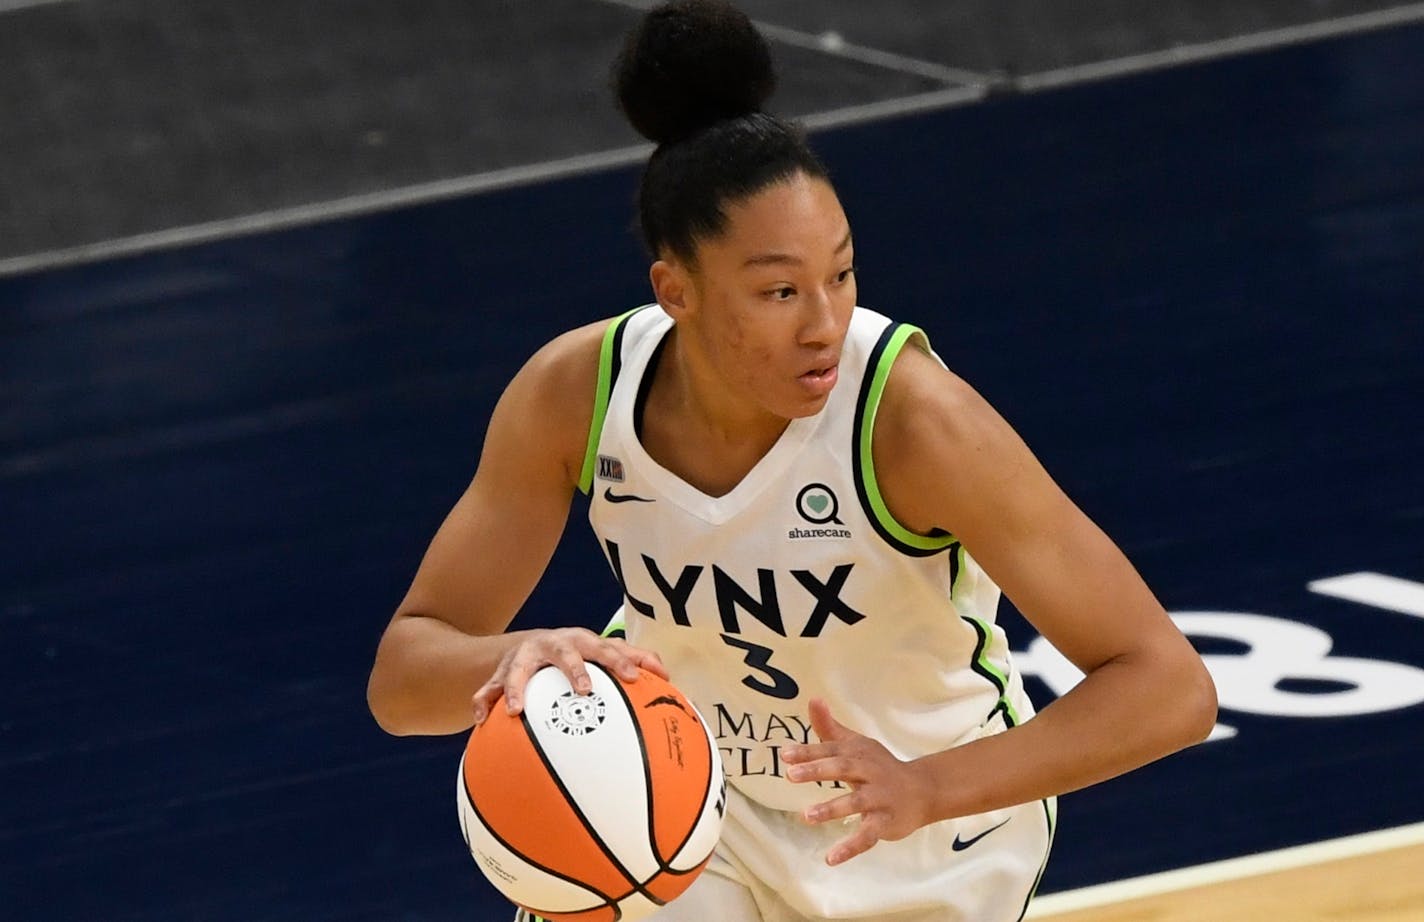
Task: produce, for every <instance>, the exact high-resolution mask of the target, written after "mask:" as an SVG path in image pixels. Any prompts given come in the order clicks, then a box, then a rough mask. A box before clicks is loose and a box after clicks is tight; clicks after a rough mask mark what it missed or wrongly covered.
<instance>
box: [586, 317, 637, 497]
mask: <svg viewBox="0 0 1424 922" xmlns="http://www.w3.org/2000/svg"><path fill="white" fill-rule="evenodd" d="M648 306H649V305H646V304H645V305H643V307H635V308H633V309H632V310H631V311H627V312H626V313H623V314H620V315H619V316H617V317H615V318H614V319H613V322H612V323H610V324H608V329H606V330H604V331H603V342H602V344H601V345H600V346H599V349H598V384H597V386H596V387H595V388H594V391H593V419H592V420H591V421H590V422H589V426H588V443H587V445H586V446H585V447H584V452H583V470H582V471H580V472H579V482H578V488H579V492H580V493H583V494H585V495H587V494H588V492H589V490H590V489H592V488H593V469H594V463H595V462H596V461H597V460H598V440H599V438H600V437H601V436H602V435H603V420H604V417H606V416H607V415H608V401H609V398H610V397H611V396H612V394H613V383H614V382H615V381H616V380H618V369H619V367H620V366H621V365H622V364H623V331H624V330H625V329H626V328H627V326H628V318H629V317H632V316H633V315H634V314H636V313H638V311H640V310H643V309H644V308H646V307H648Z"/></svg>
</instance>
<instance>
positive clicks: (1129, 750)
mask: <svg viewBox="0 0 1424 922" xmlns="http://www.w3.org/2000/svg"><path fill="white" fill-rule="evenodd" d="M883 409H884V410H885V411H886V413H885V417H884V418H885V420H886V425H885V427H884V429H883V431H882V430H881V424H880V422H879V421H877V424H876V428H877V431H876V433H875V438H876V441H875V444H874V449H873V450H874V452H875V463H876V469H877V472H878V473H880V474H881V476H882V489H883V490H884V492H885V494H886V499H887V503H888V504H889V507H890V509H891V511H892V512H893V513H894V514H895V515H896V517H897V518H899V519H900V521H901V522H902V523H904V524H905V525H907V526H908V527H911V528H914V529H917V530H921V531H925V532H927V531H928V530H929V529H931V528H932V527H938V528H942V529H944V530H946V531H949V532H951V533H953V534H954V535H955V536H956V537H958V538H959V539H960V540H961V541H962V542H963V544H964V547H965V549H966V550H967V551H968V552H969V553H970V554H971V555H972V556H973V557H974V558H975V560H977V561H978V562H979V564H980V565H981V566H982V567H983V568H984V570H985V572H986V573H988V574H989V576H990V577H991V578H992V579H994V580H995V582H996V583H998V585H999V586H1000V588H1002V589H1003V591H1004V593H1005V594H1006V595H1007V596H1008V597H1009V598H1010V599H1012V600H1013V602H1014V604H1015V606H1017V607H1018V609H1019V610H1020V611H1021V612H1023V614H1024V616H1025V617H1026V618H1028V620H1029V621H1030V622H1031V623H1032V624H1033V625H1034V627H1036V628H1037V629H1038V630H1039V631H1040V632H1041V633H1042V634H1043V635H1044V637H1045V638H1047V639H1048V641H1049V642H1050V643H1052V644H1053V645H1054V646H1055V647H1057V648H1058V649H1059V650H1060V651H1061V652H1062V653H1063V654H1064V656H1066V657H1067V658H1068V659H1069V660H1070V661H1071V662H1072V663H1073V664H1074V665H1076V666H1077V667H1078V668H1079V669H1081V670H1082V671H1083V672H1084V673H1085V674H1086V678H1085V679H1084V680H1083V681H1082V682H1081V683H1080V684H1079V685H1078V686H1077V687H1076V688H1074V689H1073V690H1072V691H1070V692H1069V693H1068V694H1066V695H1064V696H1063V697H1062V698H1060V699H1058V700H1057V701H1055V702H1053V703H1052V704H1051V705H1050V706H1048V707H1047V708H1045V709H1044V710H1043V712H1042V713H1041V714H1040V715H1039V716H1038V717H1036V718H1035V719H1033V720H1030V721H1027V722H1026V723H1024V724H1023V725H1022V726H1020V727H1018V728H1016V729H1014V730H1011V731H1009V732H1007V733H1004V734H1001V735H999V736H996V737H989V738H986V739H983V740H980V741H978V742H975V743H972V744H970V745H969V746H964V747H960V749H958V750H950V751H948V752H946V753H942V754H940V755H938V756H932V757H930V758H929V759H927V760H925V762H926V767H927V768H928V769H930V770H931V773H930V777H931V778H932V779H934V780H935V781H937V782H942V783H939V784H936V785H935V790H936V796H935V799H934V802H933V803H932V814H933V816H934V817H935V818H939V817H950V816H961V815H966V814H973V813H980V812H983V811H985V810H990V809H994V808H998V807H1002V806H1006V805H1010V804H1018V803H1026V802H1030V801H1033V800H1037V799H1040V798H1043V797H1046V796H1048V795H1052V794H1060V793H1063V792H1066V791H1070V790H1075V789H1077V788H1081V787H1084V786H1087V785H1090V784H1093V783H1096V782H1099V781H1102V780H1105V779H1107V778H1111V777H1113V776H1115V775H1118V774H1121V773H1123V772H1125V771H1128V770H1130V769H1133V768H1136V767H1138V766H1140V765H1143V764H1145V763H1147V762H1150V761H1152V760H1154V759H1157V758H1160V757H1162V756H1164V755H1167V754H1169V753H1171V752H1174V751H1176V750H1178V749H1181V748H1183V747H1186V746H1189V745H1191V744H1193V743H1196V742H1199V741H1201V740H1202V739H1204V738H1205V737H1206V735H1207V734H1208V733H1209V732H1210V730H1211V727H1212V725H1213V723H1214V722H1215V719H1216V690H1215V686H1214V684H1213V683H1212V680H1211V677H1210V675H1209V674H1208V673H1207V671H1206V668H1205V666H1204V665H1203V663H1202V660H1201V657H1200V656H1198V655H1197V653H1196V651H1195V650H1194V649H1193V648H1192V646H1191V644H1190V643H1189V642H1188V641H1187V639H1186V638H1185V637H1184V636H1183V635H1182V633H1181V632H1180V631H1179V630H1178V629H1177V628H1176V626H1175V625H1174V624H1173V623H1172V621H1171V619H1170V618H1169V617H1168V616H1167V613H1166V612H1165V611H1164V610H1163V607H1162V605H1161V604H1160V603H1159V602H1158V600H1157V599H1156V597H1155V596H1154V595H1153V594H1152V592H1151V590H1150V589H1149V588H1148V587H1147V585H1146V584H1145V583H1144V582H1143V580H1142V578H1141V576H1139V575H1138V573H1137V571H1136V570H1135V569H1134V567H1133V566H1132V564H1131V563H1129V562H1128V560H1127V558H1126V556H1124V554H1123V553H1122V551H1121V550H1119V549H1118V547H1117V546H1116V545H1115V544H1114V543H1113V542H1112V540H1111V539H1109V538H1108V536H1107V535H1105V534H1104V533H1103V532H1102V530H1101V529H1099V528H1098V527H1097V526H1096V525H1095V524H1094V523H1093V522H1092V521H1091V520H1089V518H1088V517H1087V516H1086V515H1085V514H1084V513H1083V512H1082V511H1081V510H1080V509H1079V508H1078V507H1077V506H1076V505H1074V503H1073V502H1072V501H1071V500H1070V499H1069V498H1068V497H1067V496H1066V495H1065V494H1064V493H1063V491H1062V490H1061V489H1059V487H1058V486H1057V485H1056V484H1055V483H1054V482H1053V480H1052V479H1051V478H1050V477H1049V475H1048V473H1047V472H1046V471H1045V470H1044V469H1043V467H1042V466H1041V465H1040V464H1039V462H1038V461H1037V459H1036V458H1034V456H1033V455H1032V454H1031V453H1030V451H1029V449H1028V447H1027V446H1026V445H1025V444H1024V443H1023V441H1022V440H1021V439H1020V438H1019V437H1018V435H1017V434H1016V433H1014V431H1013V430H1012V429H1011V428H1010V427H1009V425H1008V424H1007V423H1006V422H1005V421H1004V420H1003V418H1002V417H1000V416H999V414H998V413H997V412H995V411H994V410H993V408H991V407H990V406H989V405H988V403H987V402H985V401H984V400H983V398H981V397H980V396H979V395H978V394H977V393H975V392H974V390H973V389H972V388H970V387H969V386H968V385H967V384H966V383H965V382H964V381H962V380H960V379H959V378H958V377H957V376H955V375H953V374H952V373H950V372H948V371H946V370H944V369H943V368H942V367H941V366H940V365H939V363H938V362H936V361H935V360H934V359H933V358H931V357H930V356H929V355H927V354H925V353H924V352H922V351H920V350H918V349H914V348H911V349H906V350H905V351H904V353H902V355H901V356H900V358H899V360H898V361H897V362H896V365H895V367H894V368H893V369H892V371H891V375H890V380H889V382H888V385H887V389H886V404H885V405H884V408H883Z"/></svg>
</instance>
